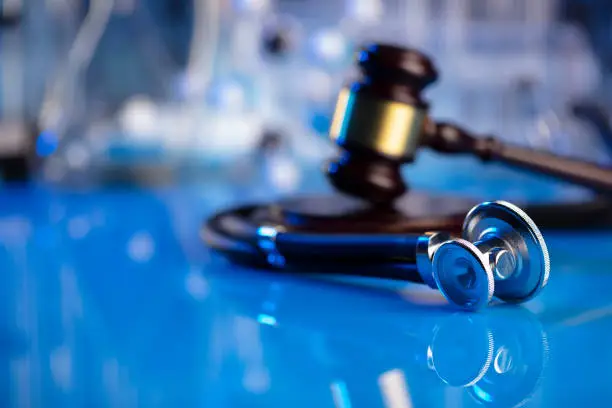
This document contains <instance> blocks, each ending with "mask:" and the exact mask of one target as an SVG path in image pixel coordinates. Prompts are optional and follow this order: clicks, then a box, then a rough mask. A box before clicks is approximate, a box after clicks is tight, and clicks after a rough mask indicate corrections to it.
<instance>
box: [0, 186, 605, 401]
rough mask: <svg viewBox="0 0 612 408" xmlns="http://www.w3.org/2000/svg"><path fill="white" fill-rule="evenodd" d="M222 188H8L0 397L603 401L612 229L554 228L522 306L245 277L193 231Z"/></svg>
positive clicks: (0, 216)
mask: <svg viewBox="0 0 612 408" xmlns="http://www.w3.org/2000/svg"><path fill="white" fill-rule="evenodd" d="M248 196H249V194H247V193H245V192H241V191H236V190H232V189H231V187H230V186H225V187H224V186H221V185H216V186H215V185H212V184H210V185H202V186H192V187H173V188H168V189H157V190H145V189H138V188H123V189H119V188H110V187H109V188H106V189H104V188H99V189H95V190H89V191H82V192H78V193H76V192H70V191H62V190H61V189H57V188H55V189H54V188H49V187H27V188H14V187H12V188H8V187H7V188H4V189H3V190H0V244H1V246H0V271H1V273H2V274H1V277H2V285H1V286H0V291H1V294H2V296H0V299H1V302H2V303H0V306H1V308H0V313H1V315H0V316H1V317H2V319H1V320H0V322H2V324H1V325H0V354H1V358H0V384H1V386H2V389H1V390H0V406H2V407H20V408H22V407H42V406H45V407H50V406H54V407H56V406H57V407H60V406H62V407H64V406H65V407H76V406H87V407H91V408H94V407H196V406H198V407H336V408H348V407H351V408H356V407H388V408H389V407H393V408H404V407H449V408H454V407H475V406H481V405H484V406H500V407H501V406H503V407H508V406H517V405H519V404H521V403H524V404H525V406H528V407H561V406H585V407H599V406H601V407H604V406H609V401H610V399H611V398H612V387H610V385H611V378H610V375H609V373H608V371H609V370H608V367H609V366H610V365H611V364H612V351H611V349H610V347H609V345H610V342H611V340H612V339H611V336H612V335H611V333H612V331H611V329H612V319H611V318H610V316H612V289H610V288H611V287H612V267H611V266H610V264H611V261H612V233H607V232H598V233H591V232H589V233H587V232H584V233H546V232H545V237H546V239H547V241H548V244H549V248H550V252H551V259H552V273H551V279H550V283H549V286H548V287H547V288H546V289H545V290H544V292H543V293H542V295H541V296H540V297H538V298H537V299H535V300H533V301H531V302H530V303H528V304H526V305H525V306H524V307H513V306H495V307H491V308H489V309H488V310H487V311H485V312H483V313H478V314H466V313H459V312H457V311H455V310H452V309H449V308H448V307H447V306H446V305H445V304H444V302H443V300H442V299H441V298H440V297H439V296H438V295H437V294H436V293H435V292H433V291H429V290H428V289H426V288H424V287H422V286H419V285H403V286H401V287H399V286H398V285H396V284H392V283H388V282H373V281H356V280H348V279H342V278H338V279H335V280H326V281H323V280H317V279H314V278H313V279H307V278H299V277H292V276H286V275H282V276H281V275H274V274H271V273H263V272H254V271H251V270H248V269H245V268H239V267H235V266H232V265H229V264H228V263H226V262H225V261H224V260H221V259H219V258H216V257H214V256H211V254H210V253H209V252H208V251H207V250H206V249H205V248H204V247H203V245H202V244H201V241H200V239H199V237H198V232H199V226H200V223H201V221H202V219H203V218H204V217H205V216H206V215H208V214H210V213H211V212H212V211H214V209H216V208H219V207H220V206H224V205H227V204H230V203H233V202H235V200H236V197H240V199H241V200H246V199H248Z"/></svg>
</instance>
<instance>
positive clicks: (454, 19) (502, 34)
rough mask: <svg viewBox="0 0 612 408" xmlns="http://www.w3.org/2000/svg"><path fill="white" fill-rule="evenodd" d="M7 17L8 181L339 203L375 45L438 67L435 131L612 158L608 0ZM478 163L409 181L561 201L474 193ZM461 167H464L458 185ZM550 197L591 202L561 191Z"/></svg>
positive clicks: (234, 4)
mask: <svg viewBox="0 0 612 408" xmlns="http://www.w3.org/2000/svg"><path fill="white" fill-rule="evenodd" d="M0 4H1V5H2V6H1V9H2V20H1V21H2V25H1V28H0V42H1V46H0V58H1V61H0V69H1V72H2V74H1V75H0V92H1V97H0V169H1V170H2V174H3V179H4V180H5V181H12V180H24V179H25V180H42V181H43V182H44V183H60V184H63V185H72V186H75V185H83V184H87V185H89V184H91V183H111V182H112V183H115V182H129V183H147V184H149V183H154V184H159V183H181V182H184V181H185V180H191V181H193V180H198V181H199V182H201V181H205V180H212V179H214V180H229V181H230V182H237V181H239V182H240V183H243V184H249V183H255V182H266V183H267V184H268V185H269V186H271V187H273V188H274V189H276V190H278V191H280V192H282V193H287V192H291V191H294V190H297V189H299V188H307V186H314V185H316V186H317V187H316V188H317V189H318V188H323V189H324V188H325V182H324V180H323V179H322V177H321V176H320V175H319V174H318V173H319V166H320V165H321V163H322V160H324V159H325V158H328V157H330V156H331V155H332V154H333V148H332V146H331V143H329V142H328V140H327V139H326V135H327V130H328V127H329V123H330V117H331V114H332V112H333V107H334V103H335V97H336V95H337V92H338V90H339V89H340V88H341V86H342V85H343V84H345V83H347V81H348V79H350V78H351V77H352V76H354V74H355V72H354V69H353V67H352V62H353V56H354V53H355V51H356V50H358V49H359V47H360V46H361V45H362V44H364V42H366V41H372V40H377V41H387V42H391V43H395V44H400V45H406V46H411V47H415V48H418V49H420V50H422V51H424V52H425V53H427V54H428V55H430V56H431V57H432V58H433V59H434V61H435V63H436V65H437V66H438V68H439V70H440V72H441V79H440V80H439V81H438V83H437V84H435V85H434V86H432V87H431V89H430V90H429V91H428V92H427V94H426V97H427V98H428V99H429V100H430V101H431V102H432V109H431V114H432V115H433V116H434V117H436V118H440V119H446V120H452V121H456V122H458V123H461V124H463V125H464V126H466V127H468V128H470V129H472V130H474V131H477V132H481V133H492V134H495V135H497V136H499V137H502V138H503V139H505V140H509V141H513V142H515V143H519V144H523V145H529V146H533V147H535V148H541V149H548V150H552V151H555V152H557V153H559V154H563V155H570V156H575V157H579V158H582V159H587V160H590V161H595V162H598V163H609V162H610V160H611V158H612V134H611V133H612V132H610V130H609V125H608V117H609V113H610V112H609V111H610V107H611V106H612V105H611V103H612V100H611V97H610V95H611V93H610V90H611V87H612V85H611V84H610V80H609V79H608V78H609V77H610V75H609V74H610V70H612V59H611V57H610V55H612V54H611V53H612V40H611V36H612V34H611V32H610V28H609V27H610V23H611V21H610V19H611V18H612V5H609V4H608V2H606V1H595V0H540V1H529V0H487V1H484V0H453V1H445V0H431V1H429V0H333V1H323V0H29V1H23V0H3V1H2V2H1V3H0ZM477 166H478V164H476V163H474V162H473V161H472V160H469V159H467V161H462V160H445V159H443V158H442V159H441V158H439V157H436V155H434V154H429V153H423V154H421V155H420V157H419V160H418V161H417V163H416V165H414V166H410V167H411V168H410V181H411V183H413V185H416V186H418V187H423V188H426V189H430V190H431V189H434V190H436V189H441V190H445V189H448V187H452V189H453V190H454V191H456V190H457V186H458V185H460V186H462V187H461V189H460V190H461V191H462V192H463V193H465V194H468V195H474V194H476V195H483V194H484V195H487V194H490V195H495V196H499V195H500V194H501V195H504V196H505V195H509V196H510V198H512V197H514V196H515V195H518V196H521V197H519V198H524V196H529V194H530V193H529V191H533V190H537V189H538V188H544V189H549V190H550V183H548V184H546V185H541V183H540V184H538V183H539V180H537V179H532V178H530V177H527V176H512V175H510V174H511V173H509V172H506V170H504V169H496V168H493V169H492V170H490V171H488V172H487V175H486V176H482V177H481V178H484V179H485V180H482V179H479V180H478V182H477V183H474V180H473V178H474V177H473V174H475V172H476V171H477ZM450 168H455V169H459V171H456V172H452V176H451V175H450V174H451V172H450V171H448V170H449V169H450ZM463 170H465V171H463ZM315 173H316V174H315ZM305 174H307V175H308V177H304V175H305ZM254 177H264V180H261V179H257V181H255V179H254ZM525 177H526V178H525ZM487 180H489V184H488V185H487V184H486V182H487ZM499 180H505V183H503V184H504V186H503V189H504V191H500V188H502V187H500V186H499V184H500V183H499ZM483 183H484V185H486V187H484V188H483ZM529 183H535V184H534V186H531V187H527V188H525V185H526V184H527V185H530V184H529ZM483 192H484V193H483ZM550 194H552V196H553V197H555V198H557V199H567V198H568V197H574V196H577V195H578V196H579V195H584V194H586V193H584V192H583V191H581V190H580V189H575V188H566V187H563V188H557V186H556V185H555V188H553V189H552V190H550ZM539 196H541V195H540V194H538V195H537V197H539ZM537 197H530V196H529V197H528V198H529V199H534V200H537ZM483 198H486V197H483Z"/></svg>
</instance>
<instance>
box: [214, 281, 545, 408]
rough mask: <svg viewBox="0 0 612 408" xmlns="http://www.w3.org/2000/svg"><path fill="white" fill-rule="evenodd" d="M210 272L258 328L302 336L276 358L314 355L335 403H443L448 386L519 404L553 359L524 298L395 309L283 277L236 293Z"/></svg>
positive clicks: (396, 407)
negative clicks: (475, 305) (514, 302)
mask: <svg viewBox="0 0 612 408" xmlns="http://www.w3.org/2000/svg"><path fill="white" fill-rule="evenodd" d="M211 279H212V280H211V287H213V288H216V290H222V291H223V293H224V296H226V297H227V300H228V301H229V302H230V303H232V304H233V305H234V309H235V310H236V313H238V314H239V315H245V316H248V317H250V318H251V319H253V321H256V322H258V323H260V324H261V327H262V331H261V333H260V336H263V335H264V334H265V333H268V335H270V336H280V337H282V338H283V339H285V340H290V339H292V338H294V337H295V338H296V340H295V342H292V343H290V345H287V344H285V345H284V346H283V351H282V352H283V354H282V355H280V356H279V358H280V360H281V361H292V360H294V359H295V356H296V355H297V356H301V358H303V359H304V360H308V361H311V360H313V361H316V364H317V365H318V367H319V370H318V371H319V373H318V375H319V377H322V378H319V379H320V380H324V379H325V378H327V377H328V376H329V379H328V381H329V382H328V384H330V385H329V386H330V387H331V397H332V400H333V403H334V405H335V406H336V407H346V406H352V405H355V404H356V402H355V401H357V400H358V398H357V396H359V399H360V403H363V404H366V401H367V403H369V402H370V399H372V401H374V400H376V401H378V403H379V404H381V405H380V406H381V407H382V406H384V407H389V408H391V407H393V408H403V407H412V406H437V405H439V404H440V403H441V401H438V402H436V401H437V400H438V399H440V398H443V395H445V394H444V392H442V391H443V390H444V389H446V388H448V389H453V388H454V389H463V390H464V393H466V394H467V395H469V396H470V397H471V398H473V399H475V400H476V401H478V403H481V404H486V405H490V406H501V405H503V406H513V407H514V406H519V405H521V404H522V403H524V402H525V401H527V400H528V399H529V398H530V397H531V395H532V394H533V393H534V391H535V390H536V389H537V387H538V384H539V380H540V378H541V376H542V371H543V369H544V363H545V361H546V359H547V353H548V346H547V340H546V335H545V333H544V331H543V328H542V326H541V324H540V322H539V321H538V319H537V318H536V317H535V315H533V314H532V313H531V312H529V311H527V310H525V309H522V308H516V307H503V306H497V307H493V308H491V309H490V310H488V311H487V312H486V313H485V314H467V313H454V314H449V313H448V311H438V312H436V311H435V309H434V310H427V309H426V308H422V307H416V306H414V307H412V308H408V310H405V308H404V310H401V314H397V315H394V314H393V313H390V312H389V310H388V309H386V308H383V309H384V310H385V311H378V310H373V309H371V308H370V307H369V306H373V304H370V305H368V306H360V305H358V304H355V299H353V302H352V303H349V302H344V301H343V300H344V299H342V298H341V297H339V298H336V299H335V300H332V299H331V298H330V299H326V298H325V295H324V294H323V291H317V290H312V292H310V291H309V290H308V288H304V287H303V286H297V285H296V286H291V285H290V284H289V285H286V286H282V285H281V286H280V289H279V286H278V283H277V290H276V291H275V294H274V296H271V295H270V294H269V293H268V295H263V296H262V295H261V293H265V292H269V291H267V290H266V289H265V286H264V287H262V288H257V287H252V290H253V291H252V292H251V293H250V294H247V293H242V294H241V295H240V296H234V295H231V293H232V292H233V293H235V292H234V290H233V289H232V288H230V287H227V286H225V285H224V283H223V282H222V281H219V280H217V279H214V277H213V278H211ZM315 292H316V293H315ZM335 295H336V296H337V295H338V294H337V293H336V294H335ZM330 296H331V295H330ZM315 299H316V301H315ZM271 305H273V307H271ZM264 308H265V309H266V311H265V312H264V311H263V309H264ZM430 309H431V308H430ZM424 314H425V315H424ZM510 323H511V324H510ZM297 334H299V336H297V337H296V335H297ZM298 338H299V339H298ZM237 341H238V342H241V341H244V342H250V341H251V340H249V339H247V338H246V337H245V338H242V339H241V338H237ZM275 352H279V353H280V352H281V351H280V350H276V351H275ZM285 352H286V354H284V353H285ZM285 369H286V367H285ZM432 374H433V376H432ZM270 375H271V377H272V378H273V379H274V378H276V376H275V374H274V372H271V373H270ZM273 384H274V381H273ZM365 390H368V391H367V393H366V391H365ZM364 399H365V400H364ZM351 404H352V405H351ZM366 405H367V404H366ZM366 405H363V406H366ZM360 406H361V405H360ZM367 406H372V405H367Z"/></svg>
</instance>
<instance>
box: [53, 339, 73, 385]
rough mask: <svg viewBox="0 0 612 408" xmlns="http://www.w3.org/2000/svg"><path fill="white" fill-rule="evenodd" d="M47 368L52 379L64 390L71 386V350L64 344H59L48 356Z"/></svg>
mask: <svg viewBox="0 0 612 408" xmlns="http://www.w3.org/2000/svg"><path fill="white" fill-rule="evenodd" d="M49 369H50V371H51V377H52V378H53V381H54V382H55V384H56V385H57V387H58V388H60V389H61V390H62V391H64V392H68V391H70V389H71V388H72V352H71V351H70V349H69V348H68V347H66V346H60V347H58V348H56V349H55V350H53V351H52V352H51V355H50V356H49Z"/></svg>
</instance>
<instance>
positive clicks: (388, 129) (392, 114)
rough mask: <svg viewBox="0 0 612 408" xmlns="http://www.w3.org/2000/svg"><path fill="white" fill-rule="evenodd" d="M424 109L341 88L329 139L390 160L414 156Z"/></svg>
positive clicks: (401, 159)
mask: <svg viewBox="0 0 612 408" xmlns="http://www.w3.org/2000/svg"><path fill="white" fill-rule="evenodd" d="M426 113H427V110H426V108H425V107H422V108H419V107H416V106H414V105H410V104H407V103H404V102H399V101H396V100H391V99H383V98H379V97H376V96H372V95H370V94H368V93H365V92H359V91H358V90H355V89H350V88H348V87H347V88H344V89H342V91H341V92H340V94H339V96H338V101H337V103H336V109H335V112H334V116H333V120H332V124H331V127H330V132H329V135H330V138H331V139H332V140H333V141H334V143H336V144H337V145H338V146H340V147H343V148H363V149H367V150H368V151H373V152H376V153H377V154H379V155H381V156H383V157H386V158H388V159H390V160H394V161H399V162H406V161H412V160H413V159H414V154H415V152H416V150H417V148H418V145H419V143H420V140H421V135H422V132H423V125H424V122H425V118H426Z"/></svg>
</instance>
